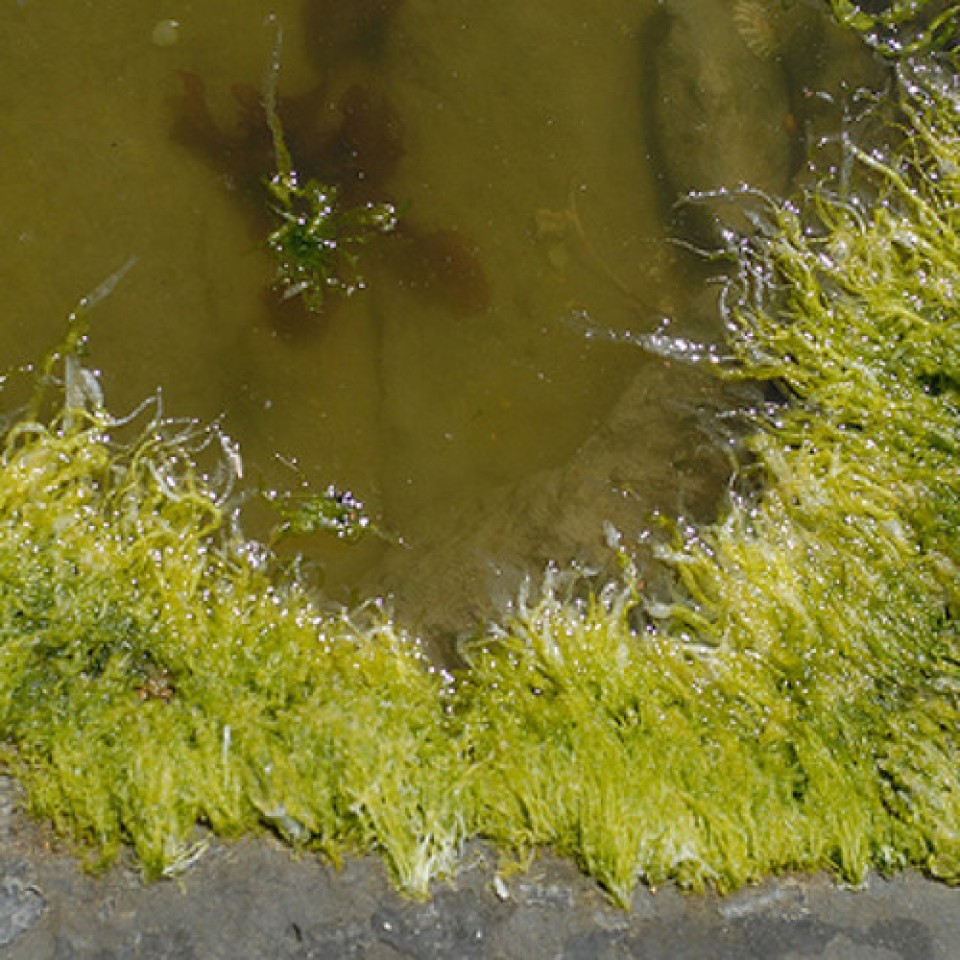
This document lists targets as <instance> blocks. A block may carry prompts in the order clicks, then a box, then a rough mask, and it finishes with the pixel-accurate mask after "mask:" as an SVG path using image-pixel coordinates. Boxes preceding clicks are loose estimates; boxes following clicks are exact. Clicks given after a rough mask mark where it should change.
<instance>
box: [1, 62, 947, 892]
mask: <svg viewBox="0 0 960 960" xmlns="http://www.w3.org/2000/svg"><path fill="white" fill-rule="evenodd" d="M901 81H902V82H901V87H902V90H903V97H904V105H903V109H904V117H905V124H906V125H907V126H908V127H909V129H910V131H911V132H910V136H908V137H906V138H905V139H902V140H901V141H900V145H899V146H898V147H897V148H896V152H892V153H891V154H890V155H889V156H887V157H879V156H878V155H877V154H874V153H864V152H861V151H858V150H857V149H856V148H851V149H852V151H853V152H852V162H853V163H854V164H855V165H857V166H858V167H859V168H860V170H861V172H862V174H863V177H864V178H865V181H866V182H865V184H864V194H865V195H866V196H869V197H870V198H871V199H870V201H869V202H865V201H862V200H861V199H859V197H858V195H856V194H851V193H836V192H833V191H832V188H831V187H830V185H829V184H826V183H824V184H821V185H820V186H819V187H818V188H817V190H816V192H815V193H813V194H812V195H811V196H810V197H808V198H807V199H806V200H805V201H804V202H802V203H800V202H798V203H794V204H787V203H772V202H771V204H770V209H769V211H768V215H769V216H768V219H769V223H770V224H771V229H770V230H769V231H765V232H763V233H761V234H759V235H757V236H755V237H752V238H750V239H749V240H747V239H744V240H743V241H742V242H741V243H738V244H737V245H736V252H737V256H738V258H739V259H738V263H739V266H740V274H739V277H737V278H735V279H734V281H733V282H732V284H731V286H730V288H729V290H728V297H727V300H726V305H727V307H726V308H727V319H728V323H729V349H728V354H729V358H728V359H727V360H726V361H725V362H724V363H717V364H715V366H716V367H717V368H718V369H720V370H721V371H722V372H723V373H724V374H725V375H728V376H734V377H743V378H747V379H750V380H764V379H766V380H773V381H775V382H776V383H777V384H779V387H780V391H781V393H782V394H784V395H785V396H787V397H788V398H789V399H788V401H787V402H785V403H781V404H777V405H773V404H771V405H766V406H758V407H757V408H756V409H755V410H754V411H753V412H752V414H751V420H752V430H751V433H750V434H749V437H748V440H747V441H746V442H747V445H748V448H749V451H750V453H751V457H752V459H751V462H750V465H749V466H747V467H744V468H743V478H742V479H743V482H742V483H741V484H740V485H739V486H738V489H737V490H735V492H734V493H732V494H731V498H730V501H729V504H728V505H727V507H726V509H725V511H724V513H723V514H722V515H721V516H720V517H719V518H718V520H717V521H716V522H715V523H714V524H712V525H710V526H707V527H702V528H692V527H686V526H684V525H683V524H680V523H678V524H676V525H675V528H674V530H673V533H672V535H670V534H668V535H667V536H666V537H664V538H663V539H662V540H660V541H659V543H658V546H657V550H658V551H659V555H660V558H661V561H662V562H663V563H665V564H666V565H667V566H668V567H670V568H672V569H673V571H675V579H674V592H673V595H672V596H667V597H663V596H654V595H652V594H651V593H650V592H649V591H647V590H646V588H645V587H644V586H643V582H642V572H641V571H640V570H639V569H638V568H637V566H636V565H635V561H633V560H632V559H631V558H630V557H629V556H628V555H627V553H626V552H624V554H623V571H622V577H621V580H620V582H618V583H615V584H611V585H609V586H607V587H606V588H603V589H600V590H595V591H593V592H592V593H589V594H588V596H586V597H585V598H584V597H583V596H580V595H579V594H581V593H582V590H581V589H580V588H581V584H580V583H579V582H578V580H577V577H576V575H575V574H573V573H562V572H559V571H551V572H549V573H548V575H547V577H546V579H545V582H544V583H543V585H542V587H541V588H540V589H536V590H534V589H531V590H530V591H528V592H527V593H526V594H525V595H521V596H520V597H518V598H517V600H516V602H515V603H514V604H513V606H512V607H511V609H510V610H509V611H507V614H506V615H505V618H504V621H503V622H502V623H501V624H500V625H499V626H497V627H495V628H492V629H491V630H490V631H489V633H488V634H487V635H485V636H483V637H479V638H477V639H476V640H475V641H474V642H473V643H472V644H470V645H468V646H467V647H466V648H465V649H464V656H465V659H466V661H467V668H466V669H465V670H464V671H463V672H462V674H461V675H460V676H459V677H457V678H456V682H455V681H454V678H451V677H449V676H447V675H446V674H444V673H442V672H439V671H437V670H436V669H433V668H431V667H430V666H429V665H428V663H427V662H426V660H425V658H424V657H423V656H422V654H421V652H420V648H419V645H418V644H417V642H416V641H415V640H414V639H413V638H411V637H409V636H407V635H406V634H404V633H403V632H402V631H401V630H400V629H399V628H398V627H397V626H396V624H394V623H393V622H392V621H391V619H390V617H389V615H388V613H387V612H386V611H385V610H384V609H383V608H382V607H381V606H379V605H377V604H375V603H374V604H369V605H367V606H366V607H364V608H362V609H360V610H357V611H348V610H343V609H328V608H326V607H324V606H323V605H322V604H321V603H320V601H319V600H318V599H317V598H316V597H315V596H314V595H313V593H312V592H311V590H310V588H309V587H308V586H307V585H305V584H304V583H302V582H300V581H298V580H296V579H294V578H292V577H288V576H285V575H284V573H283V568H282V566H281V565H280V564H278V563H277V562H275V560H274V558H273V556H272V554H271V552H270V550H269V549H268V548H266V547H263V546H262V545H258V544H255V543H252V542H250V541H248V540H246V539H245V538H244V537H243V535H242V534H241V532H240V529H239V523H238V522H237V521H236V517H235V514H234V509H233V506H232V501H231V499H230V497H229V496H228V488H227V487H225V486H223V485H222V484H218V483H217V482H216V481H215V479H211V478H209V477H207V476H206V475H204V474H203V472H202V471H201V469H200V468H199V467H198V466H197V461H198V456H200V455H201V448H203V447H204V446H205V445H216V444H217V443H218V442H220V438H219V435H218V434H217V433H216V431H203V430H199V429H198V428H197V427H195V426H194V425H192V424H182V423H176V422H170V421H166V420H164V419H163V418H162V417H161V416H160V415H159V413H158V412H156V411H154V415H153V416H151V415H150V413H149V412H145V413H144V414H143V415H142V417H141V420H142V421H144V422H143V426H142V427H141V428H140V431H139V432H137V429H136V427H135V422H136V421H132V422H125V421H121V420H118V419H116V418H113V417H111V416H110V415H109V414H108V413H107V412H106V411H105V410H104V408H103V407H102V405H100V404H99V403H98V402H94V400H91V399H90V398H89V397H84V396H82V395H81V396H80V401H81V404H80V407H79V408H78V407H77V403H76V402H72V403H69V404H67V406H68V409H65V410H64V411H63V412H61V413H59V414H56V415H54V416H52V417H48V418H46V419H44V418H42V417H40V415H39V414H37V416H35V417H30V418H28V419H25V420H22V421H20V422H18V423H15V424H14V425H13V426H11V427H10V428H9V429H8V430H7V431H6V433H5V436H4V439H3V449H2V455H0V735H2V737H3V738H4V740H5V741H6V743H7V750H6V761H7V764H8V765H9V767H10V768H11V769H13V770H14V771H16V772H17V773H18V774H19V775H20V776H21V777H22V778H23V779H24V782H25V784H26V786H27V789H28V796H29V802H30V805H31V807H32V809H33V810H34V811H35V812H36V813H38V814H40V815H43V816H47V817H50V818H51V819H52V820H53V821H54V823H55V824H56V825H57V826H58V827H59V828H60V829H61V830H62V831H63V832H64V833H66V834H68V835H72V836H74V837H75V838H76V839H77V840H78V841H81V842H82V843H84V844H89V845H90V846H91V848H92V849H93V850H95V851H97V855H98V857H100V858H101V859H102V860H103V861H104V862H106V861H107V860H109V859H110V858H111V857H112V856H114V855H115V854H116V853H117V851H118V849H119V848H120V846H121V845H122V844H123V843H125V842H129V843H130V844H132V845H133V847H134V848H135V850H136V852H137V854H138V855H139V857H140V859H141V861H142V863H143V866H144V869H145V871H146V872H147V873H148V874H150V875H164V874H170V873H173V872H176V871H177V870H178V869H180V868H182V867H183V866H184V865H186V864H188V863H189V862H190V860H191V858H192V857H193V856H194V855H195V854H196V853H197V852H199V850H200V849H202V848H198V847H196V846H195V845H194V841H195V839H196V838H195V836H194V831H195V829H196V826H197V825H198V824H201V825H207V826H209V827H211V828H212V829H213V830H215V831H217V832H218V833H221V834H224V835H227V836H231V835H237V834H240V833H242V832H245V831H248V830H256V829H264V828H267V829H272V830H274V831H275V832H277V833H279V834H281V835H282V836H284V837H285V838H286V839H288V840H289V841H290V842H291V844H293V845H294V846H297V847H301V848H311V849H318V850H321V851H324V852H325V853H327V854H328V855H330V856H332V857H334V858H336V857H339V856H340V855H342V854H343V853H346V852H350V851H365V850H370V849H376V850H380V851H381V852H382V853H383V854H384V856H385V858H386V861H387V863H388V865H389V867H390V868H391V870H392V872H393V874H394V876H395V878H396V879H397V882H398V883H399V885H400V886H401V887H403V888H404V889H405V890H407V891H409V892H411V893H416V894H422V893H424V892H426V890H427V888H428V884H429V882H430V880H431V879H432V878H434V877H436V876H440V875H443V874H444V873H446V872H449V871H450V870H451V869H452V868H453V866H454V864H455V861H456V855H457V852H458V850H459V848H460V846H461V844H462V843H463V842H464V841H465V840H466V839H467V838H468V837H470V836H476V835H480V836H484V837H487V838H490V839H492V840H494V841H497V842H498V843H501V844H503V845H506V846H508V847H510V848H513V849H521V850H522V849H528V848H532V847H535V846H537V845H542V844H550V845H553V846H554V847H555V848H556V849H558V850H560V851H562V852H564V853H565V854H568V855H570V856H572V857H574V858H576V860H577V861H578V862H579V863H580V864H581V865H582V866H583V868H584V869H585V870H586V871H587V872H589V873H590V874H591V875H593V876H594V877H596V878H597V879H598V880H599V881H600V882H601V883H602V884H603V885H604V887H605V888H606V889H607V890H608V891H609V893H610V894H611V896H612V897H613V898H614V899H615V900H617V901H618V902H620V903H624V904H625V903H627V902H628V901H629V898H630V895H631V891H632V889H633V887H634V885H635V884H636V883H637V881H638V880H646V881H647V882H649V883H652V884H657V883H661V882H664V881H667V880H671V879H672V880H676V881H678V882H680V883H682V884H684V885H688V886H691V887H694V888H698V887H701V886H703V885H704V884H708V883H709V884H714V885H715V886H716V887H718V888H719V889H721V890H727V889H731V888H733V887H735V886H737V885H738V884H741V883H744V882H746V881H748V880H751V879H754V878H758V877H760V876H761V875H763V874H764V873H767V872H770V871H775V870H783V869H789V868H801V869H809V870H813V869H818V868H828V869H831V870H833V871H835V872H836V873H837V874H838V875H840V876H842V877H844V878H846V879H848V880H851V881H858V880H860V879H861V878H862V877H863V875H864V873H865V872H866V870H867V869H869V868H870V867H879V868H882V869H892V868H896V867H900V866H904V865H907V864H913V865H916V866H919V867H921V868H922V869H924V870H926V871H927V872H929V873H931V874H933V875H935V876H940V877H943V878H945V879H948V880H952V881H956V880H958V879H960V764H958V760H960V742H958V738H957V731H958V730H960V649H958V630H957V615H958V605H960V590H958V586H957V584H958V583H960V569H958V568H960V547H958V541H957V529H958V522H960V449H958V446H960V352H958V351H960V336H958V314H957V305H956V293H957V289H958V288H960V241H958V237H960V173H958V171H960V97H958V95H957V90H956V87H955V86H952V85H951V83H952V81H951V80H950V79H949V78H945V77H943V76H938V75H937V73H936V69H935V67H932V66H928V67H925V68H919V67H918V68H916V69H907V68H906V67H903V68H901ZM226 460H227V462H228V463H235V462H236V455H235V454H234V453H233V452H232V450H230V451H229V456H227V457H226Z"/></svg>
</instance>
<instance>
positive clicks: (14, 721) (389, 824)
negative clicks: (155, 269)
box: [0, 410, 463, 892]
mask: <svg viewBox="0 0 960 960" xmlns="http://www.w3.org/2000/svg"><path fill="white" fill-rule="evenodd" d="M124 429H126V430H128V431H129V427H126V428H124V427H123V425H122V424H118V423H117V422H116V421H114V420H113V419H112V418H110V417H109V416H108V415H107V414H106V413H104V412H103V411H102V410H93V411H89V410H88V411H78V410H71V411H69V414H65V415H64V416H62V417H60V418H57V419H54V421H53V422H51V423H48V424H44V423H40V422H24V423H20V424H17V425H16V426H15V427H13V428H12V429H11V430H9V431H8V433H7V436H6V438H5V442H4V448H3V455H2V459H0V677H2V680H0V728H2V730H3V733H4V737H5V739H6V740H7V741H8V742H9V743H11V744H14V745H15V748H14V749H13V750H11V753H10V761H11V763H12V765H13V768H14V769H15V770H16V771H17V772H18V773H19V774H20V775H22V776H23V778H24V781H25V783H26V785H27V788H28V792H29V797H30V804H31V807H32V809H33V810H34V811H36V812H37V813H39V814H41V815H44V816H49V817H51V818H52V819H53V820H54V822H55V823H56V824H57V826H58V827H60V828H61V829H62V830H63V831H64V832H66V833H68V834H72V835H74V836H76V837H77V838H78V839H80V840H82V841H89V842H91V843H92V844H93V845H94V847H95V848H98V849H99V851H100V856H102V857H103V859H104V860H105V861H108V860H109V859H110V858H111V857H112V856H113V855H114V854H115V853H116V851H117V849H118V845H119V844H120V843H121V842H122V841H130V842H131V843H132V844H133V846H134V847H135V849H136V851H137V853H138V854H139V856H140V859H141V861H142V863H143V865H144V868H145V870H146V872H147V873H148V874H150V875H160V874H163V873H166V872H169V871H170V870H171V869H174V868H175V867H176V865H177V864H178V863H179V862H180V860H181V859H182V858H183V856H184V853H185V851H186V850H188V849H189V843H190V840H191V834H192V832H193V830H194V827H195V824H196V823H198V822H201V823H207V824H209V825H210V826H211V827H213V829H214V830H216V831H217V832H219V833H222V834H226V835H237V834H239V833H241V832H243V831H246V830H250V829H255V828H257V827H258V826H264V825H266V826H269V827H272V828H273V829H275V830H276V831H277V832H279V833H281V834H282V835H284V836H286V837H287V838H288V839H289V840H290V841H291V842H293V843H294V844H295V845H297V846H306V847H318V848H320V849H323V850H325V851H327V852H328V853H331V854H333V855H338V854H339V853H340V852H341V851H343V850H366V849H369V848H370V847H371V846H376V847H379V848H381V849H382V850H383V851H384V854H385V856H386V858H387V860H388V862H389V863H390V865H391V867H392V868H393V870H394V872H395V875H396V877H397V879H398V881H399V883H400V884H401V886H403V887H404V888H405V889H408V890H410V891H411V892H423V890H424V889H425V884H426V881H427V879H428V878H429V877H430V876H433V875H436V874H437V873H442V872H443V871H444V870H445V869H447V868H448V867H449V864H450V861H451V857H452V854H453V852H454V851H455V850H456V848H457V844H458V843H459V841H460V839H461V825H460V824H461V820H462V818H463V809H462V808H463V804H462V800H461V799H458V798H457V797H456V792H455V784H456V782H457V777H458V775H459V773H458V769H457V766H456V764H457V760H458V758H457V754H456V745H455V743H453V742H451V741H450V740H448V738H447V735H446V732H445V731H444V730H442V729H441V727H440V717H441V712H440V708H439V707H440V699H441V687H442V682H441V677H440V676H439V675H438V674H437V673H436V672H433V671H431V670H429V669H427V667H426V664H425V663H424V662H423V659H422V656H421V654H420V651H419V647H418V645H417V644H416V642H415V641H413V640H411V639H410V638H409V637H407V636H405V635H404V634H402V633H401V632H400V631H398V630H397V629H396V628H395V627H394V625H393V624H392V623H391V621H390V620H389V618H388V617H387V616H386V615H385V613H384V612H383V611H382V610H380V609H378V608H377V607H376V606H371V607H369V608H368V609H363V610H360V611H356V612H354V613H352V614H349V615H348V614H347V613H345V612H342V611H340V612H321V611H320V610H319V609H318V608H317V606H316V605H315V603H314V602H313V601H312V600H311V598H310V597H309V595H308V593H307V591H306V589H305V588H304V587H303V586H301V585H299V584H297V583H295V582H281V581H279V580H278V579H277V576H276V573H275V572H271V568H270V558H269V556H268V555H267V554H265V552H264V550H263V548H261V547H259V546H258V545H256V544H252V543H248V542H246V541H244V540H243V539H242V538H241V537H240V536H239V535H238V534H237V533H236V532H235V530H234V529H233V527H232V525H231V523H230V522H229V520H230V518H229V516H228V515H227V514H226V513H225V509H224V505H223V503H222V502H221V498H220V497H219V496H218V494H217V492H216V490H215V489H214V488H213V486H212V484H211V483H210V482H209V481H208V480H205V479H204V478H203V477H202V476H201V475H200V474H199V473H198V471H197V469H196V467H195V466H194V459H195V456H196V453H197V450H198V449H199V448H201V447H203V446H204V445H206V444H208V443H210V442H212V441H216V440H217V435H216V434H215V433H210V432H198V431H197V430H196V429H195V428H192V427H183V426H182V425H177V424H174V423H165V422H163V421H162V420H160V419H157V418H155V419H153V420H152V421H150V422H149V423H147V424H146V426H145V428H144V430H143V432H142V433H141V434H140V435H139V436H136V437H135V438H133V439H132V440H128V441H125V442H123V443H116V442H113V441H112V439H111V437H112V435H113V434H114V433H117V432H122V431H123V430H124ZM441 780H442V782H443V784H444V789H443V790H440V789H437V783H438V782H439V781H441ZM426 787H431V788H432V789H433V795H432V796H430V797H424V796H423V795H422V791H423V790H424V788H426ZM448 791H449V792H448ZM448 798H449V799H448Z"/></svg>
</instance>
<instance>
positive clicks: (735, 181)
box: [645, 0, 795, 236]
mask: <svg viewBox="0 0 960 960" xmlns="http://www.w3.org/2000/svg"><path fill="white" fill-rule="evenodd" d="M655 31H656V32H658V33H659V37H651V38H650V39H653V40H657V41H658V42H655V43H653V44H650V43H649V42H648V43H647V44H645V49H648V50H655V51H656V54H655V59H654V61H653V62H652V63H651V64H650V67H651V77H650V80H651V83H652V93H653V103H652V117H651V128H652V130H651V132H652V134H653V136H654V142H655V151H656V154H657V160H658V161H659V165H660V174H661V177H662V179H663V180H664V181H665V185H666V187H667V191H668V197H667V198H666V199H667V201H668V202H670V203H673V202H674V201H676V200H678V199H680V198H682V197H683V196H684V195H685V194H688V193H690V192H710V191H724V190H726V191H736V190H738V189H739V188H740V187H742V186H743V185H747V186H749V187H751V188H754V189H757V190H760V191H763V192H765V193H769V194H771V195H781V194H783V193H784V191H786V190H787V188H788V186H789V184H790V179H791V175H792V173H793V171H794V167H795V160H794V146H793V144H792V142H791V136H790V134H789V133H788V129H787V125H788V123H789V119H790V116H791V113H790V97H789V94H788V91H787V83H786V74H785V72H784V70H783V68H782V66H781V64H780V62H779V61H778V60H777V59H776V58H770V57H764V56H760V55H759V54H758V53H757V52H756V51H755V50H753V49H751V47H750V45H749V44H748V43H747V41H746V40H745V38H744V35H743V32H742V30H741V29H739V28H738V25H737V22H736V21H735V20H734V18H733V16H732V13H731V10H730V7H729V5H728V4H727V3H726V2H724V0H667V2H666V3H665V4H664V7H663V13H662V14H661V15H660V16H659V17H658V18H657V22H656V23H655ZM697 209H702V211H703V214H702V215H698V214H697V213H696V212H694V214H693V217H692V220H693V222H692V223H691V224H689V225H690V226H692V227H693V228H694V230H695V231H696V232H698V233H708V234H713V235H714V236H715V233H716V224H715V220H716V218H719V220H720V221H721V223H723V224H726V225H730V226H733V227H735V228H737V229H749V223H748V222H747V221H746V218H745V217H744V216H743V214H742V212H741V211H740V210H739V209H737V205H736V204H735V203H732V202H729V201H726V200H724V199H723V198H722V197H721V198H719V199H717V200H707V201H704V202H703V203H702V204H697Z"/></svg>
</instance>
